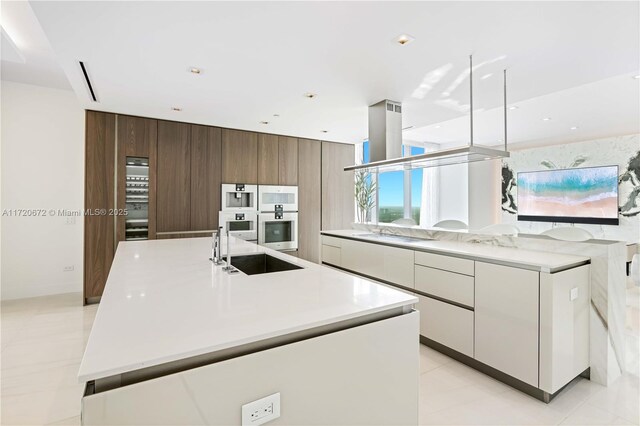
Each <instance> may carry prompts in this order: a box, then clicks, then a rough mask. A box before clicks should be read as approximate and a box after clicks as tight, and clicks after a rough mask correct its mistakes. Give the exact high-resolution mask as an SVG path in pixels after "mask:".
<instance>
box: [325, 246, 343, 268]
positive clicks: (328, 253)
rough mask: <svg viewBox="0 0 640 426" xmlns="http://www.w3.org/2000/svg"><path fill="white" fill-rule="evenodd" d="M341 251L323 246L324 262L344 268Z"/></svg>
mask: <svg viewBox="0 0 640 426" xmlns="http://www.w3.org/2000/svg"><path fill="white" fill-rule="evenodd" d="M341 257H342V256H341V250H340V249H339V248H338V247H333V246H327V245H324V244H323V245H322V261H323V262H326V263H330V264H331V265H335V266H342V262H341V261H340V259H341Z"/></svg>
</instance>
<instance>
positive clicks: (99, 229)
mask: <svg viewBox="0 0 640 426" xmlns="http://www.w3.org/2000/svg"><path fill="white" fill-rule="evenodd" d="M115 132H116V116H115V114H107V113H102V112H95V111H87V113H86V127H85V187H84V188H85V191H84V207H85V209H86V210H92V211H99V210H104V212H105V214H97V215H85V217H84V299H85V302H86V300H87V299H89V298H94V297H99V296H102V292H103V290H104V286H105V284H106V282H107V277H108V275H109V269H110V268H111V262H112V261H113V255H114V251H115V227H114V216H113V215H112V214H109V210H112V209H114V208H115V207H116V203H115V195H114V185H115V182H114V179H115V177H114V176H115V164H116V161H115V152H116V151H115V144H116V134H115Z"/></svg>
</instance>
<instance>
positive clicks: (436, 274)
mask: <svg viewBox="0 0 640 426" xmlns="http://www.w3.org/2000/svg"><path fill="white" fill-rule="evenodd" d="M415 277H416V278H415V279H416V287H415V289H416V290H418V291H422V292H424V293H428V294H431V295H433V296H436V297H441V298H443V299H447V300H450V301H452V302H457V303H460V304H463V305H466V306H470V307H473V277H470V276H468V275H462V274H457V273H455V272H448V271H443V270H440V269H434V268H427V267H426V266H420V265H415Z"/></svg>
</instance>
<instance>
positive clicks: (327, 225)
mask: <svg viewBox="0 0 640 426" xmlns="http://www.w3.org/2000/svg"><path fill="white" fill-rule="evenodd" d="M354 159H355V147H354V146H353V145H347V144H341V143H332V142H322V229H327V230H329V229H350V228H351V224H352V223H353V222H354V221H355V196H354V184H353V180H354V175H353V172H345V171H344V167H345V166H350V165H353V163H354V161H355V160H354Z"/></svg>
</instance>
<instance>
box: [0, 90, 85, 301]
mask: <svg viewBox="0 0 640 426" xmlns="http://www.w3.org/2000/svg"><path fill="white" fill-rule="evenodd" d="M1 84H2V86H1V88H2V92H1V95H0V96H1V107H2V119H1V124H2V130H1V137H2V159H1V164H2V197H1V204H2V206H1V208H2V211H3V213H5V214H3V216H2V236H1V241H2V248H1V250H2V251H1V253H2V257H1V268H2V273H1V277H2V281H1V293H0V294H1V298H2V299H15V298H22V297H33V296H41V295H46V294H56V293H66V292H75V291H82V263H83V262H82V258H83V256H82V251H83V242H82V235H83V220H82V217H77V218H75V223H72V224H67V223H66V222H67V220H66V218H65V217H60V216H50V215H49V214H48V213H47V216H46V217H11V216H7V215H6V213H7V210H11V209H44V210H45V211H49V210H50V209H54V210H58V209H68V210H81V209H82V208H83V205H84V194H83V192H84V189H83V188H84V111H83V110H82V109H81V108H80V106H79V104H78V102H77V100H76V96H75V94H74V93H73V92H71V91H66V90H58V89H49V88H44V87H39V86H31V85H25V84H19V83H13V82H8V81H2V83H1ZM72 222H73V220H72ZM65 266H73V267H74V270H73V271H71V272H64V268H65Z"/></svg>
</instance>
